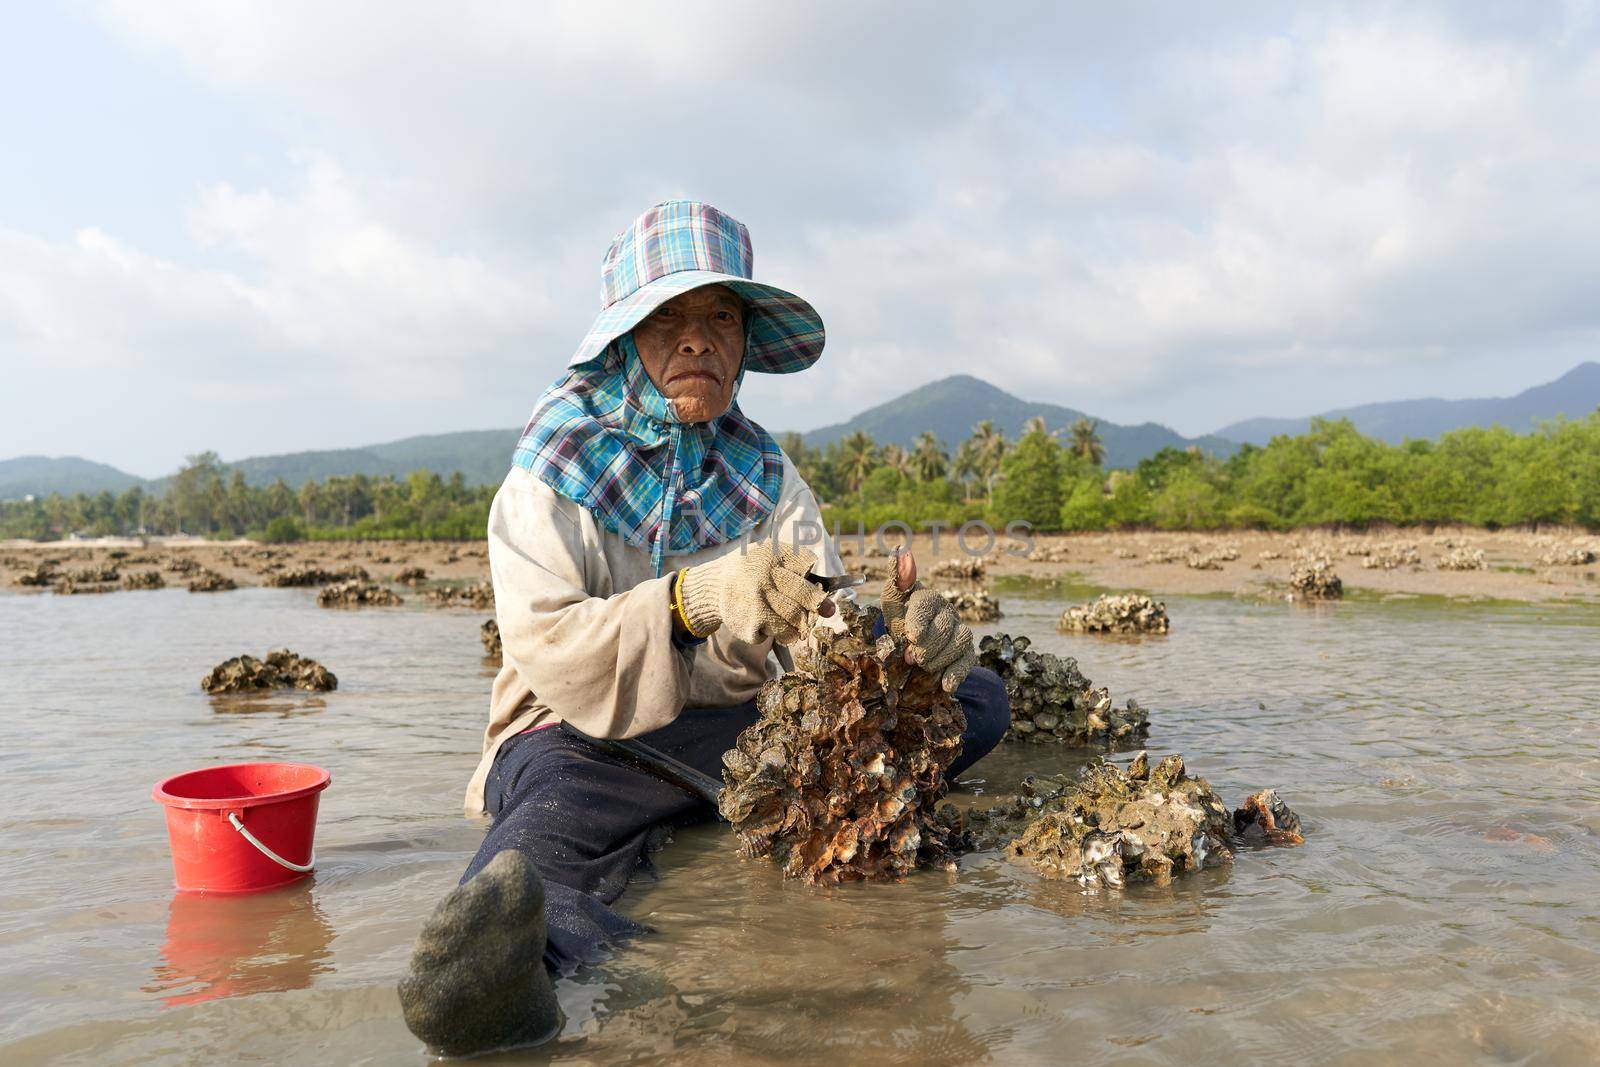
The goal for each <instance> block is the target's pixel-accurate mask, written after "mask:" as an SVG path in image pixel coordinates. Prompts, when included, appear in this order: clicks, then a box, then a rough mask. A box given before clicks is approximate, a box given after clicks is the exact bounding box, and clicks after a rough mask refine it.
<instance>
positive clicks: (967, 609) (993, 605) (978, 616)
mask: <svg viewBox="0 0 1600 1067" xmlns="http://www.w3.org/2000/svg"><path fill="white" fill-rule="evenodd" d="M939 595H940V596H942V597H944V598H945V599H946V600H948V601H950V603H951V604H953V605H954V606H955V609H956V614H958V615H960V616H961V621H962V622H994V621H995V620H996V619H998V618H999V617H1000V601H998V600H996V599H995V598H994V597H992V596H990V595H989V590H987V589H958V588H948V589H940V590H939Z"/></svg>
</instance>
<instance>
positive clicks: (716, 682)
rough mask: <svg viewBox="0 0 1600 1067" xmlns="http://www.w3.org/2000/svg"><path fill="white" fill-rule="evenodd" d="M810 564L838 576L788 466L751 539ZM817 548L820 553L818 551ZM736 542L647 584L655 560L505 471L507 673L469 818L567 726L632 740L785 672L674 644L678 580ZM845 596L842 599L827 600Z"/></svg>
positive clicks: (731, 642)
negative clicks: (550, 730) (505, 762)
mask: <svg viewBox="0 0 1600 1067" xmlns="http://www.w3.org/2000/svg"><path fill="white" fill-rule="evenodd" d="M774 530H776V531H777V534H778V538H779V540H780V542H781V543H782V544H784V545H791V546H792V545H796V544H799V545H801V546H802V547H809V548H810V549H811V550H812V551H814V552H815V553H816V554H817V557H818V561H819V562H818V564H817V566H816V568H815V570H816V573H818V574H823V575H835V574H843V573H844V564H843V562H842V561H841V560H840V558H839V553H838V551H837V550H836V549H835V547H834V545H833V542H832V539H831V538H829V537H828V535H827V533H826V532H825V531H824V529H823V526H822V514H821V512H820V510H819V509H818V506H817V500H816V497H815V496H813V495H812V492H811V489H810V487H809V486H807V485H806V483H805V481H804V480H803V479H802V478H801V477H800V475H799V473H798V472H797V471H796V470H795V469H794V465H793V464H792V463H790V462H789V459H788V457H787V456H785V457H784V465H783V488H782V490H781V491H780V494H779V499H778V506H777V507H776V508H774V509H773V513H772V514H771V515H769V516H768V517H767V518H766V520H765V521H764V522H762V523H761V525H759V526H758V527H756V529H755V530H754V531H752V533H751V535H750V536H751V538H752V539H763V538H770V537H771V536H772V535H773V531H774ZM819 537H820V538H821V543H818V538H819ZM740 547H741V543H740V542H732V543H729V544H723V545H717V546H715V547H712V548H706V549H701V550H699V551H696V552H689V553H684V554H681V555H670V556H668V557H667V559H666V564H665V569H664V570H663V576H662V577H660V578H657V577H655V575H654V571H653V570H652V568H651V566H650V553H649V552H648V551H647V550H645V549H641V548H635V547H633V546H631V545H628V544H626V543H624V542H623V540H622V538H621V537H619V536H618V535H616V534H615V533H612V532H611V531H609V530H607V529H605V528H604V527H601V526H599V525H598V524H596V522H595V521H594V516H593V515H592V514H590V512H589V511H588V510H587V509H586V508H583V507H582V506H580V505H578V504H575V503H573V502H572V501H570V500H568V499H566V498H565V497H562V496H559V495H558V494H556V493H555V492H554V491H553V490H552V489H551V488H550V487H549V486H547V485H545V484H544V483H543V482H541V481H540V480H539V479H538V478H537V477H535V476H534V475H532V474H530V473H528V472H527V471H525V470H523V469H521V468H520V467H514V468H512V470H511V473H510V474H508V475H506V479H505V481H504V482H503V483H502V484H501V486H500V490H499V492H497V493H496V494H495V498H494V503H493V504H492V505H491V507H490V509H489V569H490V575H491V577H492V579H493V581H494V599H495V615H496V616H497V617H498V620H499V623H500V640H501V643H502V646H503V648H504V666H502V667H501V668H500V674H499V675H498V676H497V677H496V678H495V680H494V688H493V690H492V691H491V692H490V696H489V727H488V729H487V730H486V731H485V732H484V735H483V758H482V759H481V760H480V761H479V763H478V769H477V770H476V771H475V772H474V773H473V775H472V781H471V782H470V783H469V784H468V786H467V795H466V802H465V807H466V811H467V813H468V814H469V815H482V814H484V806H483V787H484V782H485V780H486V779H487V778H488V774H489V769H490V767H491V766H492V765H493V764H494V757H495V754H496V753H497V752H498V751H499V750H500V746H501V745H502V744H503V743H504V742H505V740H506V739H507V738H509V737H511V736H513V735H515V734H517V733H519V732H521V731H522V730H525V729H527V728H528V727H530V726H537V725H540V724H542V723H545V722H559V721H562V720H567V721H570V722H571V723H572V724H573V725H574V726H576V727H578V728H579V729H580V730H582V731H583V732H584V733H587V734H590V735H593V736H595V737H633V736H636V735H638V734H642V733H646V732H648V731H650V730H654V729H657V728H659V727H662V726H665V725H666V724H667V723H669V722H671V721H672V720H673V719H675V718H677V716H678V713H679V712H680V711H681V710H683V709H684V708H686V707H726V706H728V705H730V704H739V703H743V702H744V701H746V700H749V699H751V698H752V697H754V696H755V694H756V691H757V690H758V689H760V688H761V683H762V682H764V681H766V680H767V679H768V678H770V677H774V676H775V675H776V674H777V673H778V672H779V671H780V670H786V669H789V668H790V667H791V666H792V661H791V660H790V658H789V654H788V649H785V648H782V647H781V646H778V647H777V648H776V649H775V648H774V646H773V643H772V642H770V641H768V642H765V643H763V644H759V645H748V644H744V643H742V642H739V641H737V640H735V639H733V638H731V637H729V636H727V635H726V634H724V633H722V632H721V631H718V632H717V633H714V634H712V635H711V638H710V640H708V641H706V643H705V644H703V645H699V646H698V647H696V648H694V649H692V650H686V649H679V648H678V647H677V646H676V645H674V644H673V641H672V613H671V603H670V600H669V594H668V590H669V582H670V580H671V575H672V573H673V572H674V571H676V570H678V569H679V568H681V567H692V566H694V565H695V564H697V563H705V562H707V561H709V560H712V559H715V558H717V557H718V556H722V555H725V554H726V553H728V552H737V551H739V550H740ZM836 595H848V594H836Z"/></svg>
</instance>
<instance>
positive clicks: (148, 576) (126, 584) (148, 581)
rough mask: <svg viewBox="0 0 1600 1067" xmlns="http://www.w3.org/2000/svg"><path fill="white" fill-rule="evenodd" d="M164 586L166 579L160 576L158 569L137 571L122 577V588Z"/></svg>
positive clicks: (156, 587)
mask: <svg viewBox="0 0 1600 1067" xmlns="http://www.w3.org/2000/svg"><path fill="white" fill-rule="evenodd" d="M166 586H167V580H166V579H165V578H163V577H161V572H160V571H139V572H137V573H135V574H128V575H124V576H123V578H122V588H124V589H165V588H166Z"/></svg>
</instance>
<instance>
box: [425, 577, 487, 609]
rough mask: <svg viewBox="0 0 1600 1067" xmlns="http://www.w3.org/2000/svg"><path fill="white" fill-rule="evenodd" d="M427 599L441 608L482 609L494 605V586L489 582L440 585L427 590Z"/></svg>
mask: <svg viewBox="0 0 1600 1067" xmlns="http://www.w3.org/2000/svg"><path fill="white" fill-rule="evenodd" d="M428 599H429V600H431V601H432V602H433V603H434V604H435V605H437V606H439V607H442V608H457V607H459V608H477V609H478V610H479V611H484V610H488V609H492V608H493V607H494V586H493V585H492V584H490V583H489V582H473V583H472V584H471V585H441V586H436V587H434V588H432V589H430V590H428Z"/></svg>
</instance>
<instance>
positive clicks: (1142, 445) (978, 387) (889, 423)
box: [802, 374, 1239, 467]
mask: <svg viewBox="0 0 1600 1067" xmlns="http://www.w3.org/2000/svg"><path fill="white" fill-rule="evenodd" d="M1034 416H1042V417H1043V418H1044V421H1045V427H1046V428H1047V429H1050V430H1059V429H1062V428H1064V427H1067V426H1071V425H1072V424H1073V423H1074V422H1076V421H1077V420H1078V419H1080V418H1091V419H1092V416H1086V415H1084V413H1083V412H1081V411H1077V410H1075V409H1073V408H1067V407H1062V406H1060V405H1059V404H1044V403H1039V402H1036V401H1030V400H1023V399H1021V398H1019V397H1015V396H1012V395H1011V394H1010V393H1008V392H1006V391H1005V390H1003V389H998V388H996V387H995V386H993V385H990V384H989V383H988V382H986V381H984V380H983V379H981V378H974V377H972V376H971V375H968V374H958V375H955V376H953V377H950V378H942V379H940V380H939V381H936V382H931V383H929V384H928V385H924V386H922V387H920V388H917V389H913V390H912V391H911V392H909V393H906V394H905V395H904V396H900V397H896V398H895V399H893V400H890V401H889V402H888V403H885V404H879V405H878V406H877V407H874V408H868V409H867V410H866V411H863V412H862V413H861V414H859V415H857V416H855V417H854V418H852V419H849V420H848V421H845V422H840V423H835V424H833V425H832V426H824V427H822V428H821V429H818V430H810V431H807V432H806V433H805V434H803V435H802V436H803V437H804V439H805V442H806V444H807V445H809V446H813V447H820V446H823V445H826V444H829V443H830V442H833V441H836V440H838V439H839V438H841V437H848V436H849V435H850V434H852V433H855V432H856V431H857V430H865V431H866V432H867V433H869V434H871V435H872V437H873V439H874V440H876V441H877V442H878V443H879V444H896V445H900V446H902V447H905V448H909V447H910V446H911V443H912V442H913V441H914V440H915V439H916V438H917V436H918V435H919V434H921V433H922V432H923V431H925V430H932V431H933V432H934V433H935V434H937V435H938V436H939V439H940V440H942V441H943V442H944V443H945V446H946V447H948V448H952V449H953V448H954V447H955V446H956V444H958V443H959V442H961V441H963V440H965V439H966V438H967V437H968V436H970V435H971V433H972V428H973V427H974V426H975V425H977V424H978V423H979V422H981V421H983V420H984V419H988V420H989V421H991V422H993V423H994V425H995V428H996V429H998V430H1000V431H1002V432H1003V433H1004V434H1005V435H1006V437H1008V438H1010V439H1012V440H1015V439H1016V438H1017V437H1019V436H1021V434H1022V427H1023V424H1024V423H1026V422H1027V421H1028V420H1029V419H1031V418H1033V417H1034ZM1095 421H1096V432H1098V433H1099V435H1100V443H1101V444H1103V445H1104V446H1105V449H1106V459H1105V462H1106V464H1107V465H1108V466H1110V467H1132V466H1133V465H1134V464H1136V463H1138V462H1139V461H1140V460H1141V459H1144V458H1145V457H1146V456H1152V455H1154V454H1155V453H1157V452H1159V451H1161V449H1163V448H1167V447H1172V448H1187V447H1188V446H1189V445H1198V446H1199V447H1200V448H1201V450H1202V451H1206V452H1211V453H1213V454H1215V455H1217V456H1219V457H1225V456H1230V455H1232V454H1233V453H1234V452H1235V451H1237V450H1238V447H1239V446H1238V444H1237V443H1235V442H1233V441H1230V440H1226V439H1224V438H1222V437H1218V436H1207V437H1195V438H1190V437H1184V436H1183V435H1182V434H1179V433H1177V432H1176V431H1174V430H1170V429H1168V428H1167V427H1165V426H1162V425H1160V424H1158V423H1154V422H1145V423H1140V424H1139V425H1137V426H1121V425H1118V424H1117V423H1114V422H1106V421H1104V420H1095Z"/></svg>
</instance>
